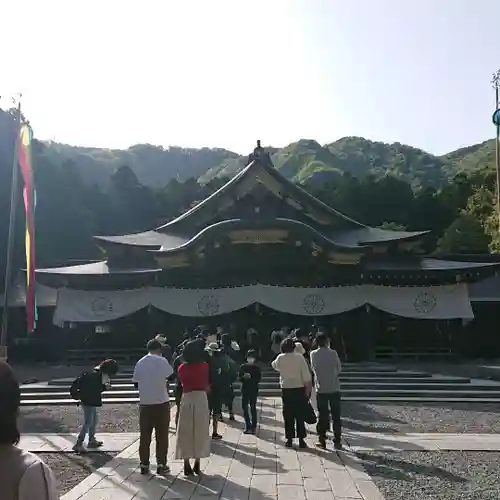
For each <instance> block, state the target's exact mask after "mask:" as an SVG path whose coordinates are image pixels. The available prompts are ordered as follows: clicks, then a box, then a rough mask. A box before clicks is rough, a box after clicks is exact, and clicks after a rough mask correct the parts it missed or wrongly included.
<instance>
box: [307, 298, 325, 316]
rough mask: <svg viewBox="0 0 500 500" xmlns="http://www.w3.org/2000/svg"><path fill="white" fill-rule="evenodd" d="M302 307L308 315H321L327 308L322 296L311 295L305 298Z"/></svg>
mask: <svg viewBox="0 0 500 500" xmlns="http://www.w3.org/2000/svg"><path fill="white" fill-rule="evenodd" d="M302 305H303V307H304V311H305V312H306V313H307V314H321V313H322V312H323V310H324V308H325V301H324V300H323V297H322V296H321V295H319V294H316V293H310V294H309V295H306V296H305V297H304V301H303V303H302Z"/></svg>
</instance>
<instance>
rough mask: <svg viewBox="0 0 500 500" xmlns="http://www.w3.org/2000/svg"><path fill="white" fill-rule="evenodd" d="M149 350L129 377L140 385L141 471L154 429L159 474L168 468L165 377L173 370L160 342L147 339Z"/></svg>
mask: <svg viewBox="0 0 500 500" xmlns="http://www.w3.org/2000/svg"><path fill="white" fill-rule="evenodd" d="M147 349H148V354H146V356H144V357H142V358H141V359H140V360H139V361H138V362H137V364H136V365H135V369H134V375H133V378H132V381H133V382H134V385H135V386H136V387H137V388H138V389H139V405H140V406H139V430H140V441H139V458H140V461H141V473H142V474H147V473H148V472H149V448H150V445H151V434H152V432H153V429H154V431H155V437H156V464H157V467H158V469H157V472H158V474H164V473H166V472H168V470H169V469H168V466H167V453H168V433H169V426H170V402H169V401H170V397H169V394H168V385H167V380H168V378H169V377H170V376H171V375H172V374H173V372H174V370H173V368H172V366H171V365H170V363H169V362H168V361H167V360H166V359H165V358H164V357H163V356H162V345H161V343H160V342H159V341H158V340H156V339H153V340H150V341H149V342H148V345H147Z"/></svg>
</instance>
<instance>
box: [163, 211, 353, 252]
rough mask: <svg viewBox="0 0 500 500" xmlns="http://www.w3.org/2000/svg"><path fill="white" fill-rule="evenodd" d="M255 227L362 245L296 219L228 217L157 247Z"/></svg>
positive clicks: (335, 244)
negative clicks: (329, 236) (188, 235)
mask: <svg viewBox="0 0 500 500" xmlns="http://www.w3.org/2000/svg"><path fill="white" fill-rule="evenodd" d="M256 228H271V229H288V230H291V231H296V232H297V233H300V235H301V236H302V237H305V238H309V239H313V240H317V241H318V242H319V243H323V244H326V245H330V246H333V247H337V248H340V249H343V250H347V251H348V250H360V249H362V248H363V247H361V246H358V245H346V244H343V243H339V242H337V241H335V240H332V239H330V238H328V237H326V236H325V235H324V234H323V233H320V232H319V231H317V230H316V229H314V228H313V227H312V226H309V225H308V224H305V223H304V222H300V221H296V220H293V219H283V218H277V219H270V220H267V221H266V220H253V221H252V220H248V219H229V220H224V221H220V222H217V223H215V224H212V225H210V226H208V227H206V228H204V229H202V230H201V231H200V232H199V233H197V234H196V235H194V236H193V237H192V238H191V239H189V240H188V241H186V242H185V243H184V244H183V245H182V246H179V247H174V248H171V247H162V248H161V249H159V250H158V251H159V252H172V251H179V250H183V249H184V248H185V247H189V246H190V245H192V244H194V243H196V242H198V241H199V240H201V239H202V238H204V237H205V236H206V235H207V234H210V233H215V232H218V231H219V232H220V233H221V234H222V235H224V234H227V232H228V231H230V230H237V229H256Z"/></svg>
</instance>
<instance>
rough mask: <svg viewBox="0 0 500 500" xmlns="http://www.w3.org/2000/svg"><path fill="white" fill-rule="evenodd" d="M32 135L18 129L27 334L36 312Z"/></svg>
mask: <svg viewBox="0 0 500 500" xmlns="http://www.w3.org/2000/svg"><path fill="white" fill-rule="evenodd" d="M32 137H33V133H32V130H31V127H30V126H29V125H28V124H23V125H22V126H21V129H20V137H19V149H18V160H19V167H20V169H21V174H22V176H23V181H24V188H23V199H24V210H25V214H26V235H25V248H26V328H27V331H28V333H32V332H33V331H34V330H35V326H36V319H37V310H36V296H35V269H36V263H35V205H36V192H35V180H34V176H33V168H32V163H31V141H32Z"/></svg>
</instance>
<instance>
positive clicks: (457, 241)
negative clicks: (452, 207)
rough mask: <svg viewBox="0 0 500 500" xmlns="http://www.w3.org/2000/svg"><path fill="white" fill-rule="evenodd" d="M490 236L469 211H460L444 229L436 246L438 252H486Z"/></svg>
mask: <svg viewBox="0 0 500 500" xmlns="http://www.w3.org/2000/svg"><path fill="white" fill-rule="evenodd" d="M490 240H491V238H490V237H489V236H488V235H487V234H486V233H485V232H484V229H483V226H482V225H481V223H480V222H479V221H478V220H477V219H476V218H475V217H474V216H473V215H472V214H470V213H467V212H465V211H464V212H462V213H461V214H460V216H459V217H458V218H457V219H455V221H453V223H452V224H451V225H450V226H449V227H448V228H447V229H446V230H445V232H444V234H443V236H442V237H441V238H440V240H439V242H438V246H437V252H438V253H445V254H447V253H464V254H472V253H487V252H488V247H489V244H490Z"/></svg>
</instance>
